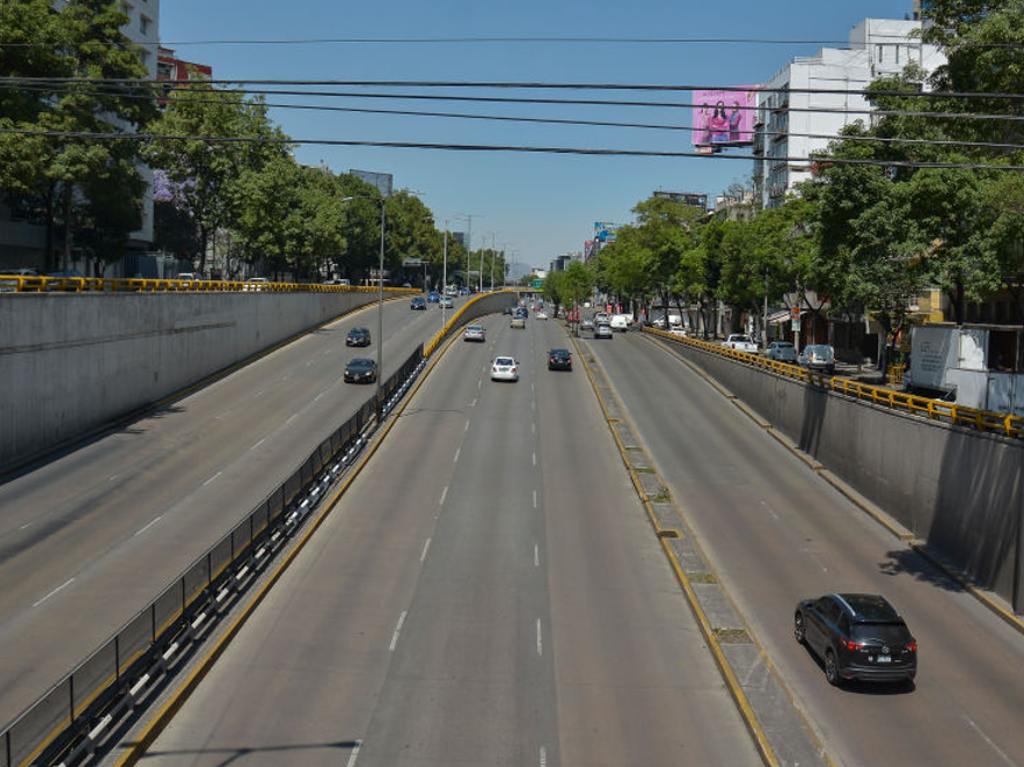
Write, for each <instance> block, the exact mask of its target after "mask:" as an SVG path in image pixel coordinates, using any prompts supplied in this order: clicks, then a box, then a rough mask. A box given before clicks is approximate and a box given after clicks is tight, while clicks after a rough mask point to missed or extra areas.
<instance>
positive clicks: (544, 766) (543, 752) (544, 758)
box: [540, 746, 548, 767]
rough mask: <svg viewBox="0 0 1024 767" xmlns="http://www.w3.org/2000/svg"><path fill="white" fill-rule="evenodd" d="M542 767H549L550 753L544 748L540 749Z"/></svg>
mask: <svg viewBox="0 0 1024 767" xmlns="http://www.w3.org/2000/svg"><path fill="white" fill-rule="evenodd" d="M540 767H548V752H547V749H545V748H544V746H541V747H540Z"/></svg>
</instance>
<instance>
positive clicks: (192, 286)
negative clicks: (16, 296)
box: [0, 274, 420, 295]
mask: <svg viewBox="0 0 1024 767" xmlns="http://www.w3.org/2000/svg"><path fill="white" fill-rule="evenodd" d="M377 290H378V288H377V287H376V286H372V285H371V286H363V285H319V284H315V283H308V284H307V283H300V282H247V281H242V280H156V279H148V278H135V277H126V278H107V277H28V276H22V275H13V274H8V275H5V274H0V293H50V292H63V293H238V292H242V293H376V292H377ZM384 292H385V293H386V294H388V295H402V294H413V293H419V292H420V291H418V290H416V289H414V288H384Z"/></svg>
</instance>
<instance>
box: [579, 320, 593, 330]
mask: <svg viewBox="0 0 1024 767" xmlns="http://www.w3.org/2000/svg"><path fill="white" fill-rule="evenodd" d="M593 329H594V321H593V320H581V321H580V330H593Z"/></svg>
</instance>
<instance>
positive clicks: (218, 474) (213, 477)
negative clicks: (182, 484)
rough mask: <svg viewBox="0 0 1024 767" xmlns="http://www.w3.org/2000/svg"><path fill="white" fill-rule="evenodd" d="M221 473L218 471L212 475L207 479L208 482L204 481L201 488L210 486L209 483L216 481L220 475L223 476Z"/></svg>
mask: <svg viewBox="0 0 1024 767" xmlns="http://www.w3.org/2000/svg"><path fill="white" fill-rule="evenodd" d="M223 473H224V472H223V471H218V472H217V473H216V474H214V475H213V476H212V477H210V478H209V479H208V480H206V481H205V482H204V483H203V487H206V486H207V485H208V484H210V483H211V482H213V480H215V479H217V477H219V476H220V475H221V474H223Z"/></svg>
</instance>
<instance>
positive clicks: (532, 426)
mask: <svg viewBox="0 0 1024 767" xmlns="http://www.w3.org/2000/svg"><path fill="white" fill-rule="evenodd" d="M530 433H531V434H536V433H537V424H536V423H531V424H530Z"/></svg>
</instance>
